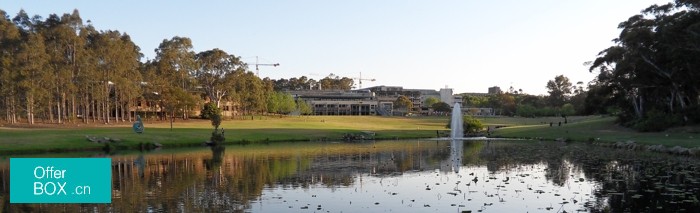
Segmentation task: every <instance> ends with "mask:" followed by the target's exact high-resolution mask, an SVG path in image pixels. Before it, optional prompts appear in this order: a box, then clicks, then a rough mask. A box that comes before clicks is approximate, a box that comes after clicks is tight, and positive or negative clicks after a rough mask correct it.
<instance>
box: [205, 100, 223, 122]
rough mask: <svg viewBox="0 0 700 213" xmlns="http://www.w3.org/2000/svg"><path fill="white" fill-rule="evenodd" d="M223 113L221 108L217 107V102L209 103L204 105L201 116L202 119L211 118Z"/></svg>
mask: <svg viewBox="0 0 700 213" xmlns="http://www.w3.org/2000/svg"><path fill="white" fill-rule="evenodd" d="M219 114H221V109H219V107H216V104H215V103H211V102H209V103H207V104H205V105H204V107H202V112H201V114H200V117H201V118H202V119H211V118H212V116H213V115H219Z"/></svg>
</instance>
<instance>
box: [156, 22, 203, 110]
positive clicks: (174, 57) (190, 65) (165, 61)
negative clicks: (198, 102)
mask: <svg viewBox="0 0 700 213" xmlns="http://www.w3.org/2000/svg"><path fill="white" fill-rule="evenodd" d="M155 52H156V61H155V62H156V64H157V68H158V75H159V77H160V78H163V79H167V80H168V81H169V83H168V84H167V86H169V87H177V88H179V90H177V91H180V92H188V91H194V85H193V82H194V79H193V77H192V74H193V72H194V71H195V69H196V61H195V52H194V51H193V50H192V40H190V38H187V37H179V36H175V37H173V38H172V39H163V42H161V43H160V45H159V46H158V48H156V49H155ZM164 91H176V90H172V89H166V90H164ZM172 97H185V96H182V95H173V96H172ZM175 101H176V102H180V103H185V102H188V101H186V100H175ZM182 107H183V108H182V116H183V119H186V118H187V114H188V110H189V107H192V105H182Z"/></svg>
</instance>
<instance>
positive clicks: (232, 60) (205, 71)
mask: <svg viewBox="0 0 700 213" xmlns="http://www.w3.org/2000/svg"><path fill="white" fill-rule="evenodd" d="M196 60H197V65H198V66H197V69H195V71H194V72H193V74H194V75H193V76H194V77H195V78H196V80H197V83H198V85H199V86H201V87H202V89H203V90H204V93H205V94H206V95H207V97H208V98H209V100H210V101H212V102H214V103H216V106H217V107H221V105H220V104H221V101H222V100H223V98H224V97H225V96H226V95H228V94H229V93H230V92H231V90H230V89H231V87H230V83H231V81H232V79H233V77H232V76H230V75H232V73H234V72H244V70H245V67H246V65H245V64H244V63H243V62H242V61H241V60H240V58H239V57H236V56H234V55H229V54H228V53H226V52H225V51H223V50H220V49H213V50H207V51H204V52H200V53H198V54H197V55H196Z"/></svg>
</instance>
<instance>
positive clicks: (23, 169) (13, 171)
mask: <svg viewBox="0 0 700 213" xmlns="http://www.w3.org/2000/svg"><path fill="white" fill-rule="evenodd" d="M111 202H112V159H111V158H10V203H111Z"/></svg>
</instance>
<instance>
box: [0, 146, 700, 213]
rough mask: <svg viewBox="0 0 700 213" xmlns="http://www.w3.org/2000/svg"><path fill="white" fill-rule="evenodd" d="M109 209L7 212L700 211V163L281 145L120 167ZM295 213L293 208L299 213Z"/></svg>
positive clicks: (149, 158)
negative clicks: (699, 202) (699, 164)
mask: <svg viewBox="0 0 700 213" xmlns="http://www.w3.org/2000/svg"><path fill="white" fill-rule="evenodd" d="M112 159H113V160H112V162H113V173H112V174H113V177H112V181H113V192H112V196H113V199H112V204H102V205H94V204H81V205H69V204H51V205H48V204H12V205H10V204H9V198H8V196H9V195H8V194H9V188H8V187H9V186H8V185H9V184H8V183H7V182H8V179H9V174H8V172H7V171H8V164H9V162H8V161H0V192H1V193H0V208H1V209H2V210H4V212H23V211H37V212H53V211H61V212H63V211H66V212H144V211H158V212H231V211H252V212H277V211H304V209H307V210H316V211H346V212H357V211H363V212H367V211H369V212H376V211H411V212H416V211H431V212H434V211H442V212H444V211H453V210H454V211H461V210H472V211H473V212H477V210H487V209H489V210H496V211H518V212H521V211H529V212H547V211H557V210H559V211H567V212H575V211H577V210H578V211H580V210H583V211H592V212H601V211H612V212H640V211H644V212H655V211H656V212H669V211H671V212H675V211H683V210H685V211H687V212H697V211H698V199H697V198H698V196H700V195H699V194H698V193H700V190H698V188H700V183H699V180H700V179H698V178H700V174H698V161H697V159H694V158H684V157H676V156H669V155H662V154H655V153H647V152H631V151H624V150H612V149H607V148H602V147H596V146H589V145H586V144H576V143H572V144H567V143H556V142H536V141H490V142H486V141H465V142H464V143H463V144H462V142H461V141H456V142H455V141H386V142H376V143H372V144H364V143H280V144H272V145H249V146H229V147H225V148H224V147H220V148H206V149H204V148H203V149H195V150H192V149H190V150H182V151H179V150H173V151H169V152H168V151H161V152H154V153H145V154H136V155H123V156H112ZM290 208H291V209H290Z"/></svg>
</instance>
